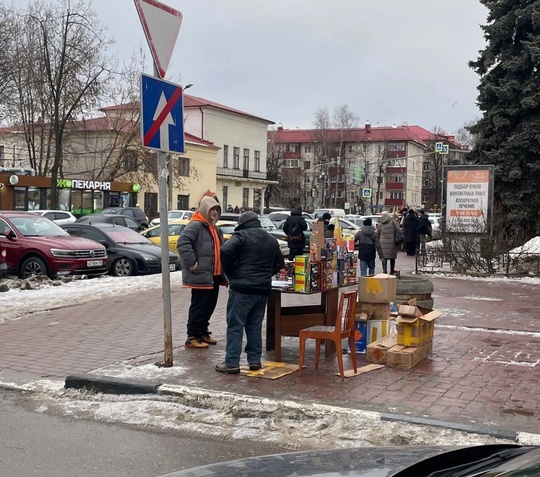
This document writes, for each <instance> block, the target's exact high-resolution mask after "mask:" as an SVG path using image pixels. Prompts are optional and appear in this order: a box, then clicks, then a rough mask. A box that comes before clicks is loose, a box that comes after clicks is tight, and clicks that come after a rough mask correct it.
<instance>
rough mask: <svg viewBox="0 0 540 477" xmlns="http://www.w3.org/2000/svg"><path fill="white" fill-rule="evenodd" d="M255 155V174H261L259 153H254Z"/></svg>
mask: <svg viewBox="0 0 540 477" xmlns="http://www.w3.org/2000/svg"><path fill="white" fill-rule="evenodd" d="M254 155H255V172H261V151H254Z"/></svg>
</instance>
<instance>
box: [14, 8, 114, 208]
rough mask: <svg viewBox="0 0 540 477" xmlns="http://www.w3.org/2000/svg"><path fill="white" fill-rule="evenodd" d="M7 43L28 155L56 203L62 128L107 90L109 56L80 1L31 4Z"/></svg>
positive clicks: (92, 16)
mask: <svg viewBox="0 0 540 477" xmlns="http://www.w3.org/2000/svg"><path fill="white" fill-rule="evenodd" d="M20 13H21V15H20V21H19V23H18V26H17V28H18V33H19V34H18V36H17V38H16V39H14V40H13V42H12V50H11V51H10V54H11V55H12V56H11V58H12V61H13V62H14V64H15V66H16V70H15V71H14V72H13V73H14V74H15V77H14V83H15V85H16V88H17V92H18V101H19V118H20V122H21V124H22V127H23V129H24V134H25V140H26V144H27V147H28V152H29V157H30V160H31V161H33V165H34V166H35V168H36V169H37V171H38V172H39V173H40V174H43V175H46V174H50V175H51V189H52V190H51V202H52V203H51V207H52V208H53V209H54V208H57V207H58V197H57V193H56V191H57V185H56V184H57V178H58V177H59V176H61V175H62V168H63V153H64V151H63V146H64V138H65V132H66V127H67V126H68V124H70V123H71V122H72V121H74V120H76V119H78V118H80V117H81V116H82V115H83V114H84V113H85V112H87V111H90V110H92V109H93V108H95V107H96V106H97V105H98V104H99V101H100V99H101V95H102V94H103V92H104V91H105V90H106V89H107V86H108V80H109V78H110V75H109V73H110V70H111V67H112V61H111V59H110V58H108V57H106V56H105V53H106V50H107V48H108V46H109V44H110V41H109V40H107V39H105V33H104V30H103V28H102V27H101V26H100V25H99V23H98V21H97V18H96V14H95V11H93V10H92V9H91V5H90V4H89V3H85V1H84V0H77V1H76V2H71V0H62V1H61V3H60V5H47V4H45V3H43V2H41V1H39V0H38V1H36V2H35V3H33V4H32V5H31V6H30V7H29V9H28V11H27V12H24V11H22V12H20Z"/></svg>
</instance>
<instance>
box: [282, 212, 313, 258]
mask: <svg viewBox="0 0 540 477" xmlns="http://www.w3.org/2000/svg"><path fill="white" fill-rule="evenodd" d="M307 228H308V227H307V223H306V221H305V219H304V217H302V208H301V207H296V208H295V209H293V210H291V215H289V216H288V217H287V220H285V223H284V224H283V232H285V234H286V235H287V243H288V244H289V260H294V257H296V255H302V254H303V253H304V248H305V246H306V236H305V235H304V230H307Z"/></svg>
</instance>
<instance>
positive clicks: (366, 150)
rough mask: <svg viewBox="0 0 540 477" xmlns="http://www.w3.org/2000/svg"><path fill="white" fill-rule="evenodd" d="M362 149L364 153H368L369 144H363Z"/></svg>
mask: <svg viewBox="0 0 540 477" xmlns="http://www.w3.org/2000/svg"><path fill="white" fill-rule="evenodd" d="M363 148H364V152H369V150H370V144H364V145H363Z"/></svg>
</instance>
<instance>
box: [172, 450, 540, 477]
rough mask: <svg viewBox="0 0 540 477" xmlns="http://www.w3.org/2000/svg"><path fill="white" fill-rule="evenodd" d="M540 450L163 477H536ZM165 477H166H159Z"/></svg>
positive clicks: (373, 453) (268, 465)
mask: <svg viewBox="0 0 540 477" xmlns="http://www.w3.org/2000/svg"><path fill="white" fill-rule="evenodd" d="M539 468H540V448H539V447H537V446H522V445H519V444H487V445H477V446H467V447H460V446H412V445H409V446H392V447H390V446H388V447H357V448H352V449H332V450H310V451H302V452H290V453H284V454H274V455H264V456H258V457H247V458H244V459H237V460H233V461H228V462H219V463H216V464H207V465H204V466H201V467H194V468H192V469H186V470H180V471H178V472H173V473H172V474H167V477H194V476H201V475H204V476H207V477H217V476H224V475H249V476H251V475H271V476H272V477H286V476H287V477H288V476H293V475H298V476H299V475H302V476H305V477H309V476H313V477H314V476H319V477H322V476H334V475H335V476H337V475H344V476H345V475H346V476H348V477H368V476H393V477H426V476H439V477H442V476H446V477H451V476H454V477H458V476H460V477H495V476H507V477H518V476H536V475H538V469H539ZM163 477H165V476H163Z"/></svg>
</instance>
